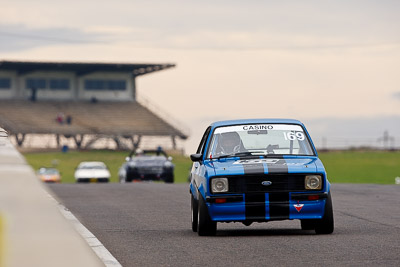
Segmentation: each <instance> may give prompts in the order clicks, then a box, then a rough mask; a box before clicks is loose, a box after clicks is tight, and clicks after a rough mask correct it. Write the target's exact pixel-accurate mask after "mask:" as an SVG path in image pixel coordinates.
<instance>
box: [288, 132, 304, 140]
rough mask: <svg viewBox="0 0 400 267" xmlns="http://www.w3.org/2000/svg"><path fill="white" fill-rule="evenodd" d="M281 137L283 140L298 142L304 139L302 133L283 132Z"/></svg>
mask: <svg viewBox="0 0 400 267" xmlns="http://www.w3.org/2000/svg"><path fill="white" fill-rule="evenodd" d="M283 136H284V137H285V140H291V141H293V140H300V141H303V140H304V139H305V136H304V133H302V132H283Z"/></svg>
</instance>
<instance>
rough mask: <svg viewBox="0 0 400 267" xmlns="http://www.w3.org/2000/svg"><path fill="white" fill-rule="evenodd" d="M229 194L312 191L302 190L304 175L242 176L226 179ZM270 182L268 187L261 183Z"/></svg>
mask: <svg viewBox="0 0 400 267" xmlns="http://www.w3.org/2000/svg"><path fill="white" fill-rule="evenodd" d="M227 178H228V180H229V193H270V192H291V191H296V192H301V191H307V192H309V191H312V190H306V189H305V188H304V178H305V174H300V175H294V174H288V175H268V174H266V175H242V176H231V177H227ZM267 181H268V182H270V183H271V184H270V185H268V186H265V185H262V182H267Z"/></svg>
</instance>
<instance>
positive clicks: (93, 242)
mask: <svg viewBox="0 0 400 267" xmlns="http://www.w3.org/2000/svg"><path fill="white" fill-rule="evenodd" d="M45 192H46V193H47V195H48V196H49V198H51V199H52V200H53V201H54V202H55V203H56V204H57V206H58V208H59V209H60V212H61V214H62V215H64V217H65V218H66V219H67V220H68V221H69V222H70V223H71V224H72V225H73V226H74V227H75V229H76V230H77V231H78V233H79V234H80V235H81V236H82V238H83V239H85V241H86V242H87V243H88V245H89V246H90V248H91V249H92V250H93V251H94V252H95V253H96V255H97V256H98V257H99V258H100V260H101V261H102V262H103V263H104V265H105V266H107V267H122V265H121V264H120V263H119V262H118V260H117V259H116V258H114V256H113V255H112V254H111V253H110V251H108V250H107V249H106V247H105V246H104V245H103V244H102V243H101V242H100V240H98V239H97V238H96V236H95V235H94V234H92V232H90V231H89V230H88V229H87V228H86V227H85V226H84V225H83V224H81V222H80V221H79V220H78V219H77V218H76V217H75V215H74V214H72V212H70V211H69V209H67V208H66V207H64V206H63V205H62V204H61V203H60V202H58V201H57V200H56V199H55V198H54V197H53V196H52V195H51V194H49V193H48V192H47V191H46V190H45Z"/></svg>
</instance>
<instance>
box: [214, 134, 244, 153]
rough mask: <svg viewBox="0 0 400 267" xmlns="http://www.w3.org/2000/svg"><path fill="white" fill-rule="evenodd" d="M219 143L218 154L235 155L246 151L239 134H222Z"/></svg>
mask: <svg viewBox="0 0 400 267" xmlns="http://www.w3.org/2000/svg"><path fill="white" fill-rule="evenodd" d="M218 143H219V144H218V149H217V153H218V154H222V155H227V154H234V153H238V152H241V151H244V150H245V149H244V147H243V144H242V140H241V139H240V136H239V134H238V133H237V132H228V133H222V134H221V135H220V136H219V142H218Z"/></svg>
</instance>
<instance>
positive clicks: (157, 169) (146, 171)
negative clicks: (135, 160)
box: [137, 167, 163, 174]
mask: <svg viewBox="0 0 400 267" xmlns="http://www.w3.org/2000/svg"><path fill="white" fill-rule="evenodd" d="M137 170H138V173H140V174H159V173H162V171H163V168H162V167H141V168H138V169H137Z"/></svg>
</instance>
